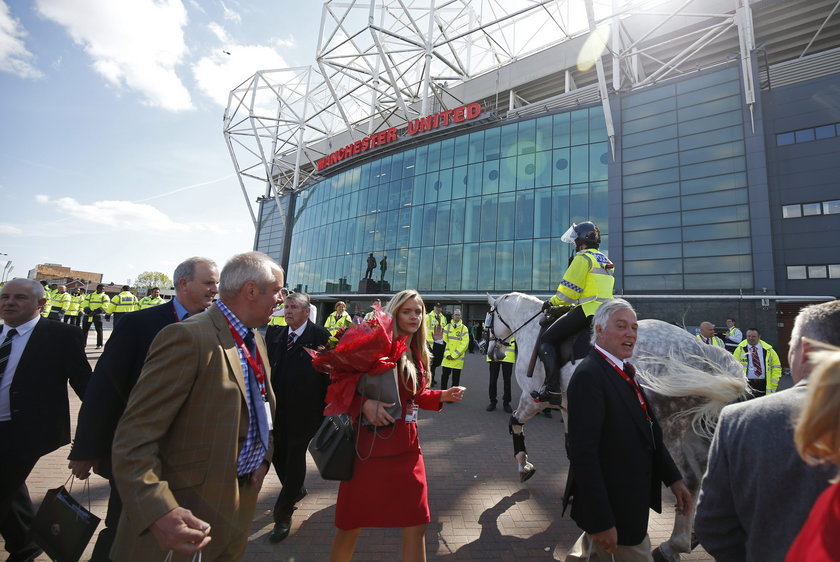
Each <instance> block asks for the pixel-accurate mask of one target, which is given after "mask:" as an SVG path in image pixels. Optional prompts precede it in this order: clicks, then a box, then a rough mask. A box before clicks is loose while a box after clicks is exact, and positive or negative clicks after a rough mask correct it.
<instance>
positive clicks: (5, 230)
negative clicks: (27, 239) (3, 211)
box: [0, 224, 23, 236]
mask: <svg viewBox="0 0 840 562" xmlns="http://www.w3.org/2000/svg"><path fill="white" fill-rule="evenodd" d="M0 234H6V235H8V236H17V235H18V234H23V231H22V230H21V229H19V228H18V227H16V226H12V225H11V224H0Z"/></svg>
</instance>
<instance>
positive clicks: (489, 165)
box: [481, 160, 501, 195]
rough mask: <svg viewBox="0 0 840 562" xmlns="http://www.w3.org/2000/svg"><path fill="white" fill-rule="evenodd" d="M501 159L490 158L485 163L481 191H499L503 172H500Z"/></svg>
mask: <svg viewBox="0 0 840 562" xmlns="http://www.w3.org/2000/svg"><path fill="white" fill-rule="evenodd" d="M499 166H500V161H499V160H489V161H487V162H485V163H484V170H483V171H482V174H483V176H482V177H483V181H482V184H481V192H482V193H483V194H484V195H487V194H490V193H498V192H499V181H500V180H501V177H500V176H501V174H500V172H499Z"/></svg>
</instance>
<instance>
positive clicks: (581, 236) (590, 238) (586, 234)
mask: <svg viewBox="0 0 840 562" xmlns="http://www.w3.org/2000/svg"><path fill="white" fill-rule="evenodd" d="M560 239H561V240H562V241H563V242H569V243H574V245H575V247H576V248H577V247H580V245H581V244H586V245H587V246H588V247H589V248H597V247H598V246H600V245H601V229H600V228H598V227H597V226H596V225H595V223H593V222H591V221H585V222H580V223H573V224H572V226H571V227H569V230H567V231H566V232H565V234H563V236H562V237H561V238H560Z"/></svg>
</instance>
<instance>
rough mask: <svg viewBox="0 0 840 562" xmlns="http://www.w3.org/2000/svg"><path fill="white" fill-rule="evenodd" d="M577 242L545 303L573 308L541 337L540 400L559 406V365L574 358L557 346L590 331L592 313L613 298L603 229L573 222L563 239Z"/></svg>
mask: <svg viewBox="0 0 840 562" xmlns="http://www.w3.org/2000/svg"><path fill="white" fill-rule="evenodd" d="M560 239H561V240H562V241H563V242H568V243H571V244H574V245H575V251H576V252H577V253H576V254H575V255H574V257H573V258H572V259H571V262H570V263H569V267H568V269H566V273H565V274H564V275H563V280H562V281H560V285H558V286H557V293H556V294H555V295H554V296H553V297H551V299H549V300H548V301H546V302H545V303H544V304H543V308H544V309H546V310H547V309H549V308H551V307H571V309H570V310H568V311H567V312H566V313H565V314H563V315H562V316H561V317H560V318H558V319H557V320H555V321H554V322H553V323H552V324H551V325H550V326H549V327H548V328H546V329H545V331H544V332H543V333H542V335H541V337H540V346H539V355H540V358H541V359H542V361H543V365H544V366H545V372H546V375H545V389H544V390H543V391H542V392H541V393H540V395H539V399H540V401H541V402H544V401H548V402H550V403H551V404H552V405H555V406H559V405H560V401H561V392H560V368H561V367H562V365H563V364H564V363H566V362H567V361H568V360H570V359H571V357H558V355H559V354H558V347H559V346H560V344H561V343H562V342H563V341H564V340H565V339H566V338H569V337H571V336H573V335H575V334H577V333H578V332H580V331H581V330H588V329H589V328H590V326H591V323H592V316H594V314H595V311H596V310H598V307H599V306H601V304H602V303H604V302H606V301H608V300H609V299H611V298H613V284H614V283H615V279H614V277H613V274H614V273H615V266H614V265H613V263H612V262H611V261H610V259H609V258H608V257H607V256H606V255H605V254H604V253H602V252H600V251H599V250H598V247H599V246H600V245H601V229H600V228H598V227H597V226H596V225H595V224H594V223H592V222H590V221H586V222H581V223H577V224H572V226H571V227H570V228H569V230H567V231H566V233H565V234H563V236H562V237H561V238H560Z"/></svg>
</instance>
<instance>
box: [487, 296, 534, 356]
mask: <svg viewBox="0 0 840 562" xmlns="http://www.w3.org/2000/svg"><path fill="white" fill-rule="evenodd" d="M540 314H542V310H539V311H537V313H536V314H534V315H533V316H531V317H530V318H529V319H528V320H526V321H525V323H524V324H522V325H521V326H519V327H518V328H517V329H515V330H514V329H513V328H511V327H510V324H508V323H507V322H505V319H504V318H502V315H501V314H500V313H499V312H498V311H497V310H496V305H493V307H492V308H491V309H490V326H488V328H489V332H490V341H495V342H499V343H500V344H502V345H503V346H505V347H508V345H509V344H510V339H511V338H512V337H513V335H514V334H515V333H516V332H518V331H519V330H521V329H522V328H524V327H525V326H527V325H528V324H530V323H531V322H532V321H533V320H534V319H535V318H536V317H537V316H539V315H540ZM496 317H498V318H499V322H501V323H502V324H504V325H505V328H507V329H508V330H510V335H509V336H508V337H506V338H497V337H496V332H495V331H494V330H493V321H494V319H495V318H496Z"/></svg>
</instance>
